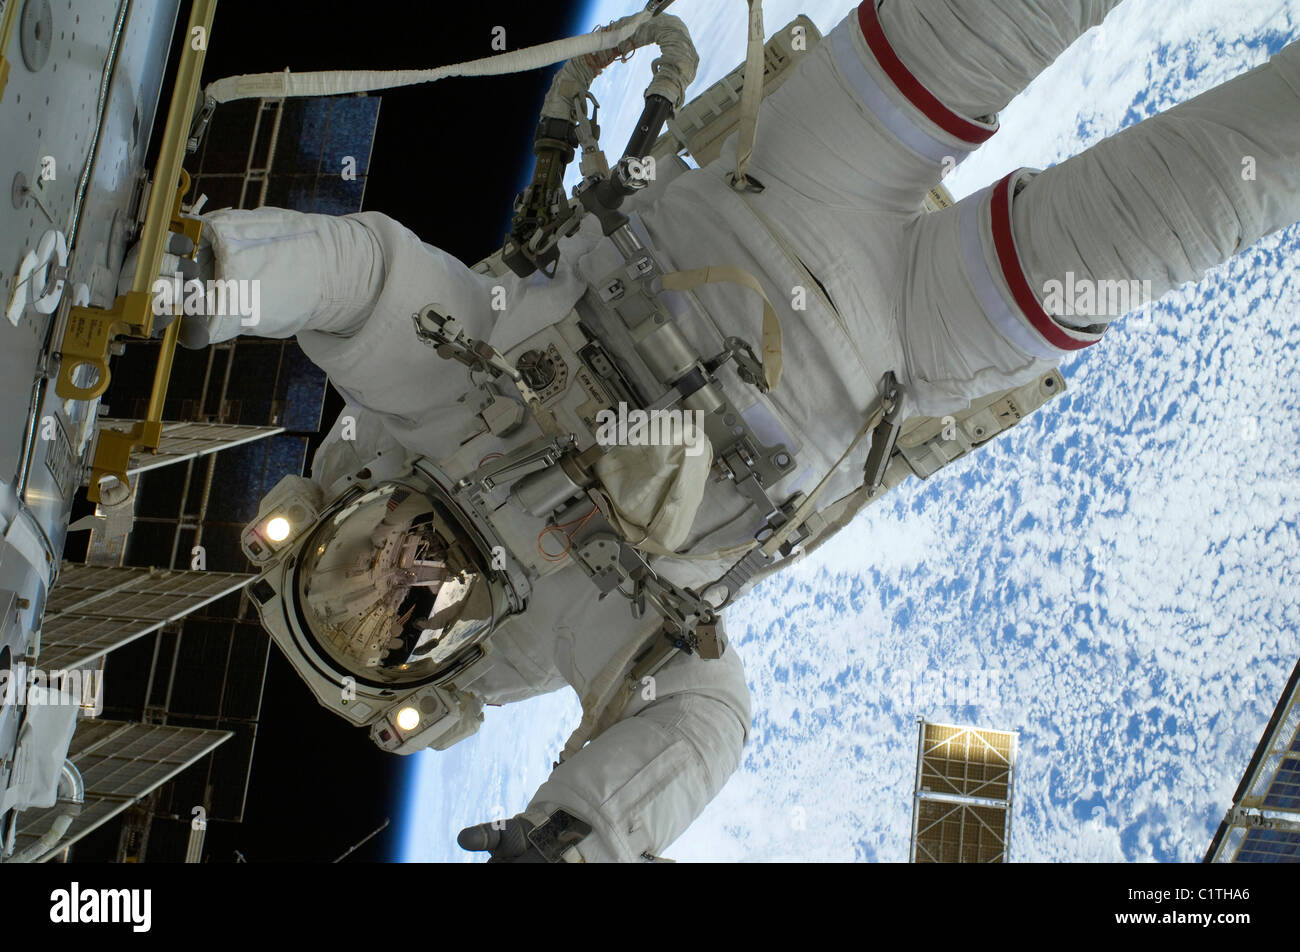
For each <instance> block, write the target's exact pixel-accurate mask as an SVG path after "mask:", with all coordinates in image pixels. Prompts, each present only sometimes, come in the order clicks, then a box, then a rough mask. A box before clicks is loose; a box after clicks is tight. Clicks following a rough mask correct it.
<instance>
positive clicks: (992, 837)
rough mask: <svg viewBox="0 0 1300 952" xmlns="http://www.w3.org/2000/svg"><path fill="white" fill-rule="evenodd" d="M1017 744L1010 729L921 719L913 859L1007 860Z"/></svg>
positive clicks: (930, 861)
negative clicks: (992, 728) (966, 725)
mask: <svg viewBox="0 0 1300 952" xmlns="http://www.w3.org/2000/svg"><path fill="white" fill-rule="evenodd" d="M1015 748H1016V736H1015V734H1013V733H1009V732H1007V731H995V730H986V729H983V728H975V727H959V726H955V725H951V724H930V723H927V722H925V721H922V722H921V725H920V737H919V741H918V750H917V755H918V756H917V772H916V796H915V801H914V804H913V826H912V856H911V859H912V862H914V863H1000V862H1005V861H1006V858H1007V844H1008V837H1009V833H1010V825H1011V790H1012V780H1013V775H1014V771H1015Z"/></svg>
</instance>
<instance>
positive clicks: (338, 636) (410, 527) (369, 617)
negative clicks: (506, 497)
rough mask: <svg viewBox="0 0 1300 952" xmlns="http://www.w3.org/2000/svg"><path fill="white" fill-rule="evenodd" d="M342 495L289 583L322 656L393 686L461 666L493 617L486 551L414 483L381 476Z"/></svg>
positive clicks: (368, 680)
mask: <svg viewBox="0 0 1300 952" xmlns="http://www.w3.org/2000/svg"><path fill="white" fill-rule="evenodd" d="M345 502H346V504H344V505H341V506H336V507H333V508H332V509H331V510H329V511H327V512H326V513H325V514H324V515H323V517H322V518H321V519H320V520H318V522H317V523H316V525H315V526H314V527H313V528H312V530H311V531H310V533H309V534H308V535H307V536H306V537H305V539H304V541H303V544H302V548H301V550H300V553H301V554H300V558H299V559H298V560H297V564H296V566H295V569H294V571H293V573H292V574H293V576H294V578H293V581H292V582H291V583H290V584H292V586H293V589H294V592H293V595H294V598H293V601H294V602H296V605H297V611H298V613H299V620H300V621H301V622H302V627H303V629H304V631H305V633H306V634H307V636H308V637H309V639H310V640H311V641H313V642H314V644H315V647H316V648H317V649H318V651H319V652H320V654H321V656H322V658H323V660H325V661H326V662H327V663H328V664H329V665H330V666H331V667H333V668H335V669H336V670H338V671H340V672H342V673H344V674H346V675H350V676H352V677H355V678H356V679H357V681H358V682H360V683H365V684H372V685H376V686H384V687H395V688H401V687H408V686H414V685H416V684H420V683H423V682H425V681H428V680H430V679H431V678H434V677H436V676H442V675H445V674H446V673H447V672H448V671H449V670H450V669H452V668H457V667H459V666H460V663H459V662H460V661H462V660H464V659H463V652H464V650H465V649H467V648H469V647H470V646H472V645H474V644H476V643H477V642H479V641H481V640H482V639H483V638H484V637H486V636H487V634H488V633H489V632H490V630H491V628H492V625H493V622H494V586H493V585H492V583H491V579H490V577H489V574H488V572H487V571H486V568H487V565H486V563H485V561H484V554H483V553H482V552H481V551H479V549H478V547H476V546H475V545H474V544H473V541H472V540H471V539H470V538H469V537H468V534H467V533H466V532H465V531H464V529H463V528H462V526H461V525H460V523H459V522H458V521H457V520H456V519H455V518H454V516H453V515H452V513H451V512H450V511H449V508H448V507H446V506H444V505H443V504H442V503H441V502H440V501H438V500H437V499H435V498H432V497H431V496H430V495H428V494H426V493H424V492H421V491H420V490H419V489H417V488H415V487H412V486H408V485H405V484H403V483H400V482H391V483H385V484H382V485H379V486H377V487H375V488H374V489H371V490H370V491H368V492H364V493H361V494H360V495H357V496H355V497H354V498H351V499H350V500H347V501H345ZM286 581H288V580H286ZM458 656H460V657H458Z"/></svg>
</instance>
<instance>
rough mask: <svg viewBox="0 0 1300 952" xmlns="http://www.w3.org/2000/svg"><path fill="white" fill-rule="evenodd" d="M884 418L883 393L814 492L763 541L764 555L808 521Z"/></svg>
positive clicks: (773, 553) (769, 553) (768, 553)
mask: <svg viewBox="0 0 1300 952" xmlns="http://www.w3.org/2000/svg"><path fill="white" fill-rule="evenodd" d="M884 418H885V398H884V395H883V394H882V395H881V396H879V397H877V398H876V403H875V405H874V406H873V407H872V409H871V412H870V413H869V414H867V422H866V423H864V424H862V428H861V429H860V430H858V432H857V434H856V435H854V437H853V442H851V443H850V444H849V445H848V447H847V448H846V449H845V450H844V452H843V453H841V454H840V458H839V459H837V460H836V461H835V462H834V463H832V464H831V468H830V469H828V470H826V475H825V476H823V477H822V478H821V480H820V481H819V482H818V483H817V485H816V486H814V487H813V490H812V492H810V493H809V494H808V498H806V499H805V500H804V501H803V502H802V503H801V504H800V506H799V508H798V509H796V510H795V511H794V513H793V514H792V515H791V516H790V519H789V521H788V522H784V523H782V524H781V526H780V527H779V528H778V529H777V530H776V531H775V532H773V533H772V536H771V538H769V539H768V540H767V541H766V542H764V543H763V555H765V556H767V558H769V559H770V558H772V557H773V556H774V555H776V553H777V551H778V550H779V549H780V548H781V546H782V545H783V544H784V543H785V540H786V539H788V538H790V536H791V535H793V534H794V530H796V529H798V528H799V527H800V526H801V525H803V524H804V523H805V522H807V521H808V517H809V516H811V515H812V514H813V513H814V512H815V511H816V507H817V500H818V499H820V498H821V494H822V492H823V491H824V490H825V489H826V486H827V485H828V484H829V483H830V481H831V477H832V476H834V475H835V473H836V471H837V470H838V469H839V468H840V466H841V465H842V464H843V463H844V461H845V460H846V459H848V458H849V456H850V455H851V454H852V453H853V451H854V450H855V449H857V446H858V444H859V443H861V442H862V440H863V439H864V438H865V437H866V436H867V434H869V433H870V432H871V431H872V430H874V429H875V428H876V425H877V424H878V423H880V421H881V420H883V419H884Z"/></svg>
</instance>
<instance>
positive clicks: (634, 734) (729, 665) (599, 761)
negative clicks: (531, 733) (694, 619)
mask: <svg viewBox="0 0 1300 952" xmlns="http://www.w3.org/2000/svg"><path fill="white" fill-rule="evenodd" d="M655 683H656V685H657V686H658V688H659V689H662V690H664V691H667V692H669V693H667V694H658V695H656V698H655V700H653V701H651V702H649V703H644V705H643V706H641V707H639V708H632V707H630V708H629V711H630V713H628V714H627V715H626V716H624V717H623V718H622V719H621V720H619V721H617V722H616V723H614V724H613V725H612V726H611V727H610V728H609V729H608V730H606V731H605V732H604V733H602V734H600V735H599V736H597V737H596V738H595V739H594V740H592V741H591V742H590V743H589V744H587V746H585V747H584V748H582V750H580V751H578V752H577V753H576V754H574V755H573V756H572V757H570V758H569V759H567V760H565V761H564V762H563V763H561V764H559V766H557V767H556V768H555V769H554V770H553V771H552V773H551V776H550V778H549V779H548V780H547V781H546V782H545V783H544V784H542V786H541V787H540V788H539V789H538V790H537V793H536V795H535V796H534V797H533V799H532V801H531V802H530V803H529V804H528V808H527V809H526V810H525V811H524V813H523V814H522V815H521V816H520V817H516V818H514V823H515V824H517V826H514V825H512V826H510V827H509V828H506V829H500V830H496V829H492V827H493V825H492V824H484V825H482V826H479V827H471V828H469V829H468V830H465V831H464V832H463V833H462V835H461V837H460V838H459V842H460V844H461V846H462V847H464V848H466V849H480V850H489V849H490V850H492V853H493V857H494V858H496V859H501V858H506V859H511V860H524V861H528V860H529V859H530V858H532V856H533V854H534V853H535V852H536V850H534V849H531V848H530V841H529V838H528V837H527V835H526V834H527V832H528V831H529V830H531V829H532V828H534V827H538V828H541V829H542V831H543V832H544V833H545V834H546V838H547V839H548V840H554V839H555V836H556V831H557V830H558V831H559V834H558V835H560V836H561V837H563V836H565V835H567V836H568V837H569V838H571V839H572V840H574V841H575V844H576V845H575V846H574V850H575V851H576V854H577V857H580V858H581V859H582V860H583V861H585V862H637V861H639V860H642V859H646V858H649V857H655V856H659V855H661V854H662V853H663V852H664V850H666V849H667V848H668V846H669V845H670V844H671V843H672V842H673V841H674V840H675V839H677V837H678V836H680V835H681V834H682V832H683V831H685V829H686V828H687V827H688V826H690V824H691V822H692V821H694V820H695V818H696V817H697V816H699V814H700V812H701V811H703V809H704V808H705V806H706V805H708V803H709V801H710V800H712V799H713V797H714V796H715V795H716V794H717V793H718V791H719V790H721V789H722V786H723V784H724V783H726V781H727V779H728V778H729V777H730V776H731V774H732V773H734V772H735V770H736V768H737V767H739V766H740V760H741V751H742V749H743V748H744V745H745V740H746V737H747V735H748V732H749V692H748V688H747V687H746V686H745V678H744V671H743V669H742V668H741V664H740V659H739V658H738V657H737V656H736V653H735V650H734V648H729V649H728V650H727V652H726V653H725V654H724V655H723V657H722V658H720V659H717V660H714V661H702V660H700V659H699V658H698V657H695V656H685V655H679V656H678V657H677V658H675V659H674V660H673V661H672V662H670V663H669V664H668V665H666V666H665V667H664V668H663V669H662V670H661V671H660V672H659V674H658V675H656V678H655ZM678 687H680V688H683V689H682V690H677V688H678ZM497 826H501V824H500V823H498V824H497ZM575 827H577V832H576V833H575V832H573V830H574V828H575ZM588 827H589V828H590V832H589V833H588V832H586V830H587V828H588ZM534 838H536V837H535V836H534ZM571 855H572V854H571Z"/></svg>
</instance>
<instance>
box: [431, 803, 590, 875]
mask: <svg viewBox="0 0 1300 952" xmlns="http://www.w3.org/2000/svg"><path fill="white" fill-rule="evenodd" d="M537 819H538V820H540V821H541V822H540V823H535V822H534V821H533V820H532V819H529V818H528V817H527V816H525V815H524V814H517V815H515V816H512V817H511V818H510V819H508V820H493V821H492V822H490V823H480V824H478V825H477V826H469V827H466V828H465V829H463V830H461V831H460V833H459V834H458V835H457V836H456V844H457V845H458V846H460V848H461V849H463V850H470V851H474V852H481V851H486V852H488V853H489V854H490V857H491V858H490V859H488V862H489V863H561V862H572V861H575V860H576V861H581V857H580V856H579V855H578V853H577V850H576V849H573V847H576V846H577V845H578V844H579V843H580V842H582V840H583V839H585V838H586V836H587V834H589V833H590V832H591V826H590V824H588V823H586V822H584V821H583V820H580V819H578V818H577V817H575V816H574V815H573V814H571V813H569V812H567V811H565V810H556V811H555V812H554V813H552V814H551V815H550V816H549V817H538V818H537ZM566 854H567V855H566Z"/></svg>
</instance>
